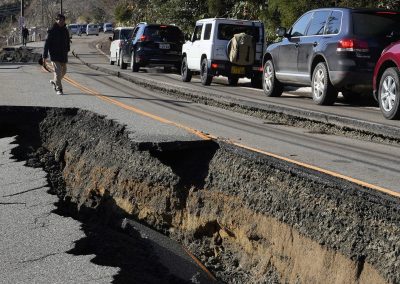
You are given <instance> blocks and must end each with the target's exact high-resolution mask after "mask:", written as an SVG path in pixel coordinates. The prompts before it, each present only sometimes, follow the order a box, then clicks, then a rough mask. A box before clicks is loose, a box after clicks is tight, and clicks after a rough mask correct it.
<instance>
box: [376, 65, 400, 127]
mask: <svg viewBox="0 0 400 284" xmlns="http://www.w3.org/2000/svg"><path fill="white" fill-rule="evenodd" d="M399 77H400V72H399V70H398V69H397V68H393V67H392V68H388V69H386V71H385V72H384V73H383V75H382V78H381V80H380V82H379V93H378V100H379V107H380V109H381V111H382V114H383V116H384V117H385V118H387V119H399V118H400V107H399V105H400V93H399V92H400V80H399Z"/></svg>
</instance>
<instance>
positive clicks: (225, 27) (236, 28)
mask: <svg viewBox="0 0 400 284" xmlns="http://www.w3.org/2000/svg"><path fill="white" fill-rule="evenodd" d="M240 33H245V34H247V35H251V36H253V38H254V40H255V41H256V42H258V41H259V39H260V30H259V28H258V27H255V26H244V25H235V24H219V25H218V39H220V40H231V39H232V38H233V36H234V35H235V34H240Z"/></svg>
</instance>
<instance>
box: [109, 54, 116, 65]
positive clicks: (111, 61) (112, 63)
mask: <svg viewBox="0 0 400 284" xmlns="http://www.w3.org/2000/svg"><path fill="white" fill-rule="evenodd" d="M114 63H115V61H113V60H112V59H111V55H110V65H114Z"/></svg>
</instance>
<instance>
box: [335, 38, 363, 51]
mask: <svg viewBox="0 0 400 284" xmlns="http://www.w3.org/2000/svg"><path fill="white" fill-rule="evenodd" d="M337 51H358V52H368V51H369V46H368V42H366V41H364V40H359V39H352V38H345V39H342V40H340V41H339V43H338V47H337Z"/></svg>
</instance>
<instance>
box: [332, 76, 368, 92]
mask: <svg viewBox="0 0 400 284" xmlns="http://www.w3.org/2000/svg"><path fill="white" fill-rule="evenodd" d="M329 76H330V79H331V82H332V85H333V86H334V87H335V88H336V89H338V90H343V89H346V90H354V91H356V90H359V91H372V77H373V71H330V72H329Z"/></svg>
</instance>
